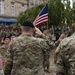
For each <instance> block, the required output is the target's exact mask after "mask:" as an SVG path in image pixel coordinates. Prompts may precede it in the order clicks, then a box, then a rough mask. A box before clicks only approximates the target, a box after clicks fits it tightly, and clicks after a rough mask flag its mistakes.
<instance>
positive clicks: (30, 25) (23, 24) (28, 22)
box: [22, 21, 34, 28]
mask: <svg viewBox="0 0 75 75" xmlns="http://www.w3.org/2000/svg"><path fill="white" fill-rule="evenodd" d="M22 26H28V27H31V28H34V25H33V24H32V23H31V22H30V21H24V22H23V23H22Z"/></svg>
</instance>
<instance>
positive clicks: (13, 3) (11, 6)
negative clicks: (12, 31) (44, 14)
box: [0, 0, 47, 24]
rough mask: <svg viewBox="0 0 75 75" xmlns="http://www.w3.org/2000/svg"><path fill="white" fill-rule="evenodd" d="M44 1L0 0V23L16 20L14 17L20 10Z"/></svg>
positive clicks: (44, 0)
mask: <svg viewBox="0 0 75 75" xmlns="http://www.w3.org/2000/svg"><path fill="white" fill-rule="evenodd" d="M45 2H47V0H0V24H1V22H2V23H4V22H9V23H10V22H16V17H17V16H18V15H19V14H20V13H21V12H24V11H25V10H26V9H28V8H31V7H34V6H37V5H39V4H42V3H45ZM2 20H3V21H2Z"/></svg>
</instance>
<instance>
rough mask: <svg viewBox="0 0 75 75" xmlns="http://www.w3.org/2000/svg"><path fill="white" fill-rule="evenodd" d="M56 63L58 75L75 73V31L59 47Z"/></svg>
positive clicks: (72, 74)
mask: <svg viewBox="0 0 75 75" xmlns="http://www.w3.org/2000/svg"><path fill="white" fill-rule="evenodd" d="M55 64H56V74H57V75H75V33H74V34H73V35H72V36H70V37H67V38H65V39H63V40H62V41H61V43H60V44H59V46H58V47H57V49H56V61H55Z"/></svg>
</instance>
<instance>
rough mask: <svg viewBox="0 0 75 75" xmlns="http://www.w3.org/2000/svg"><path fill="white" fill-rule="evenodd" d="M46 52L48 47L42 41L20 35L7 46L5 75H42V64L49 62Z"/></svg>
mask: <svg viewBox="0 0 75 75" xmlns="http://www.w3.org/2000/svg"><path fill="white" fill-rule="evenodd" d="M48 50H49V46H48V45H47V43H46V42H45V41H44V40H43V39H40V38H34V37H33V36H30V35H25V34H21V35H20V36H19V37H17V38H15V39H13V40H12V41H11V42H10V44H9V47H8V50H7V53H6V63H5V67H4V72H5V75H10V74H11V75H44V70H43V64H46V61H47V60H49V59H48V58H47V57H48V55H47V54H48V53H47V52H48ZM43 61H44V62H43Z"/></svg>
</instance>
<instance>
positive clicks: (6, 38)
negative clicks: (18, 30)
mask: <svg viewBox="0 0 75 75" xmlns="http://www.w3.org/2000/svg"><path fill="white" fill-rule="evenodd" d="M3 43H4V44H3V45H2V46H0V53H1V55H2V56H3V57H4V55H5V53H6V51H7V48H8V45H9V43H10V36H9V35H5V36H4V38H3Z"/></svg>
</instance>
